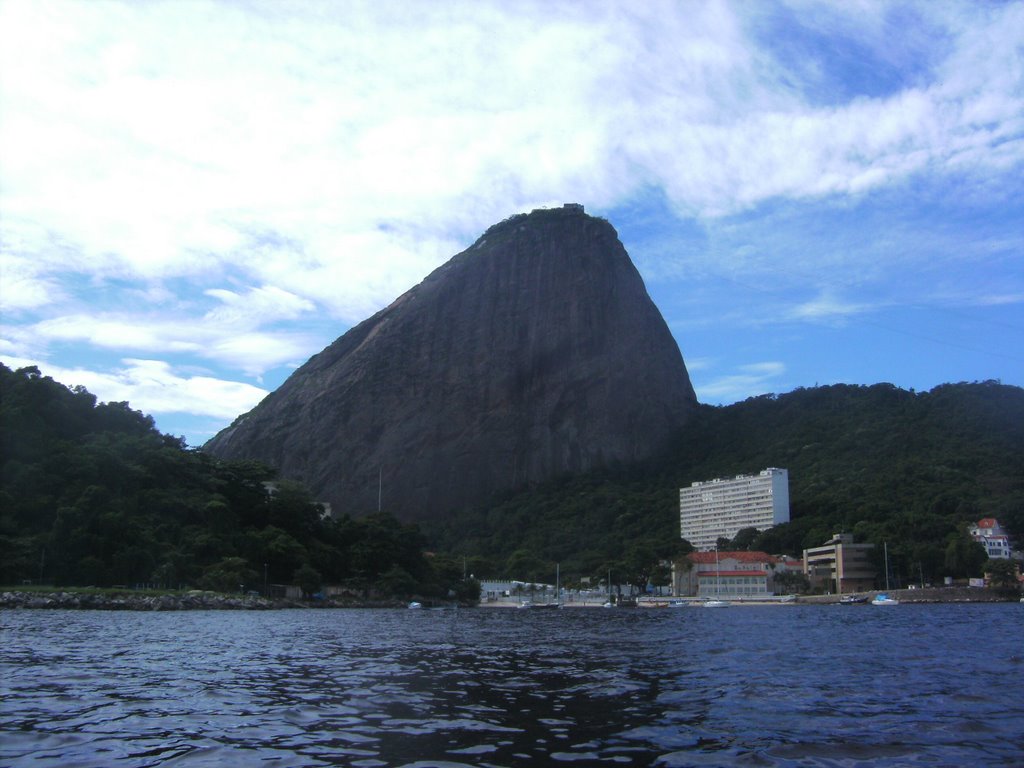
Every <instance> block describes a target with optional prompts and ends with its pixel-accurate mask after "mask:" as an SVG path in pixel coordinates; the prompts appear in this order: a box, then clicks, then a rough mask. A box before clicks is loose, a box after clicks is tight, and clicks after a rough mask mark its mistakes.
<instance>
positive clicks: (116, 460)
mask: <svg viewBox="0 0 1024 768" xmlns="http://www.w3.org/2000/svg"><path fill="white" fill-rule="evenodd" d="M0 435H2V442H0V480H2V483H0V582H2V583H6V584H18V583H22V582H24V581H28V580H31V581H39V582H45V583H53V584H57V585H78V586H84V585H94V586H112V585H135V584H140V583H145V584H152V585H160V586H165V587H178V586H185V585H188V586H192V587H205V588H209V589H217V590H222V591H237V590H239V589H246V590H262V589H263V587H264V586H265V584H268V583H269V584H296V585H298V586H300V587H301V588H302V589H303V591H305V592H306V593H307V594H308V593H310V592H313V591H316V589H319V587H320V585H321V584H324V583H330V584H341V585H346V584H347V585H350V586H351V587H353V588H354V589H359V590H363V591H370V590H377V591H380V590H381V588H382V585H383V586H387V585H388V583H389V582H388V581H387V580H382V579H381V576H382V575H383V574H387V573H390V572H392V571H393V570H394V569H401V570H402V571H403V572H404V573H406V574H407V575H408V576H409V578H408V579H407V580H405V581H402V582H401V583H400V584H397V583H396V584H397V586H396V589H395V590H393V591H392V593H393V594H401V595H402V596H407V595H412V594H419V595H424V596H444V595H447V594H448V593H449V591H452V590H455V589H457V588H462V586H461V585H460V583H459V582H461V574H459V577H460V578H458V579H456V580H455V581H454V582H447V581H444V580H443V579H442V578H441V577H439V575H438V573H437V571H436V570H435V569H434V567H433V566H432V563H431V561H430V558H428V557H427V556H426V554H425V552H424V547H423V544H424V539H423V536H422V534H421V533H420V531H419V529H418V528H417V527H416V526H410V525H403V524H401V523H399V522H398V521H396V520H395V519H394V518H392V517H391V516H389V515H387V514H374V515H370V516H368V517H365V518H359V519H350V518H347V517H346V518H341V519H337V520H336V519H332V518H330V517H329V516H326V515H324V509H323V507H322V506H321V505H319V504H317V503H316V501H315V500H314V499H313V498H312V496H311V495H310V493H309V491H307V490H306V489H305V488H304V487H303V486H301V485H299V484H297V483H294V482H289V481H287V480H281V479H278V478H277V477H276V476H275V472H274V471H273V470H272V469H270V468H269V467H267V466H264V465H262V464H259V463H257V462H246V461H242V462H225V461H220V460H217V459H214V458H213V457H211V456H209V455H208V454H206V453H203V452H202V451H201V450H190V449H187V448H186V447H185V443H184V441H183V440H182V439H180V438H177V437H172V436H170V435H164V434H161V433H160V432H158V431H157V430H156V428H155V426H154V422H153V420H152V418H150V417H149V416H146V415H144V414H142V413H140V412H138V411H134V410H132V409H131V408H129V406H128V404H127V403H98V402H97V400H96V398H95V397H94V396H93V395H92V394H90V393H89V392H88V391H86V390H85V389H83V388H81V387H75V388H73V389H69V388H68V387H66V386H64V385H62V384H59V383H58V382H55V381H54V380H52V379H51V378H49V377H45V376H42V375H41V374H40V372H39V371H38V369H36V368H23V369H20V370H17V371H12V370H10V369H9V368H7V367H6V366H4V365H2V364H0ZM397 587H400V589H398V588H397Z"/></svg>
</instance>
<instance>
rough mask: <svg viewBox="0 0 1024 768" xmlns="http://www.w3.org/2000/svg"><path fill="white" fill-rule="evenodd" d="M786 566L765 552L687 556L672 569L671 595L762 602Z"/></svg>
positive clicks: (706, 553)
mask: <svg viewBox="0 0 1024 768" xmlns="http://www.w3.org/2000/svg"><path fill="white" fill-rule="evenodd" d="M785 569H787V564H786V563H785V562H784V561H783V560H782V559H780V558H777V557H773V556H772V555H769V554H767V553H765V552H724V551H723V552H718V553H717V557H716V553H714V552H691V553H690V554H688V555H686V557H684V558H681V559H680V560H679V561H678V562H676V563H675V564H674V566H673V569H672V594H674V595H676V596H677V597H700V598H715V597H719V598H722V599H723V600H737V599H743V598H746V599H750V600H753V599H757V598H761V599H763V598H766V597H769V596H770V595H773V594H774V593H775V584H774V577H775V574H776V573H778V572H780V571H781V570H785Z"/></svg>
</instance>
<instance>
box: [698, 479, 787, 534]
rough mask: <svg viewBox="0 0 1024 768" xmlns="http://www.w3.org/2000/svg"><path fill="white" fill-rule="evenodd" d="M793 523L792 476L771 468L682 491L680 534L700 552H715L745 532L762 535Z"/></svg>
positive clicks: (704, 483)
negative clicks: (722, 542) (721, 542)
mask: <svg viewBox="0 0 1024 768" xmlns="http://www.w3.org/2000/svg"><path fill="white" fill-rule="evenodd" d="M786 522H789V472H788V471H786V470H785V469H777V468H775V467H769V468H768V469H764V470H761V472H759V473H758V474H756V475H737V476H736V477H732V478H726V479H722V478H715V479H714V480H705V481H701V482H696V483H691V484H690V487H689V488H680V489H679V534H680V536H682V538H684V539H686V540H687V541H688V542H690V544H692V545H693V548H694V549H696V550H698V551H704V552H706V551H708V550H713V549H714V548H715V543H716V542H717V540H718V539H719V538H720V537H724V538H727V539H732V538H734V537H735V536H736V534H737V533H739V532H740V531H741V530H743V529H744V528H757V529H758V530H759V531H763V530H766V529H768V528H771V527H772V526H774V525H778V524H779V523H786Z"/></svg>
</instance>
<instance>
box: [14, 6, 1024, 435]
mask: <svg viewBox="0 0 1024 768" xmlns="http://www.w3.org/2000/svg"><path fill="white" fill-rule="evenodd" d="M1022 177H1024V3H980V2H969V3H956V2H923V3H902V2H900V3H885V2H845V3H814V2H756V3H754V2H736V3H729V2H700V3H698V2H664V3H657V2H644V3H630V2H607V3H601V2H589V1H588V2H521V3H504V2H466V3H459V2H450V3H444V4H440V3H414V2H369V3H359V2H355V1H353V2H345V3H328V2H309V3H301V2H300V3H277V2H266V3H257V2H252V3H248V2H222V3H205V2H188V3H186V2H153V3H127V2H126V3H120V2H100V1H97V2H85V0H64V1H63V2H46V1H45V0H38V1H37V0H0V323H2V325H0V360H2V361H3V362H4V363H5V364H6V365H8V366H11V367H20V366H23V365H38V366H39V367H40V368H41V369H42V370H43V372H44V373H46V374H48V375H51V376H53V377H54V378H56V379H58V380H59V381H62V382H64V383H66V384H68V385H75V384H82V385H84V386H86V387H87V388H88V389H90V390H91V391H92V392H94V393H95V394H96V395H97V396H98V397H99V398H100V399H101V400H128V401H129V402H130V403H131V405H132V407H134V408H137V409H139V410H142V411H145V412H146V413H150V414H152V415H153V416H154V418H155V419H156V421H157V425H158V427H159V428H160V429H162V430H163V431H166V432H171V433H173V434H176V435H183V436H185V437H186V438H187V440H188V441H189V443H190V444H193V445H198V444H201V443H202V442H204V441H205V440H206V439H208V438H209V437H210V436H211V435H212V434H214V433H215V432H216V431H217V430H218V429H220V428H222V427H223V426H226V425H227V424H228V423H230V422H231V421H232V420H233V419H234V417H235V416H237V415H238V414H239V413H242V412H244V411H246V410H248V409H250V408H251V407H252V406H254V405H255V404H256V403H257V402H258V401H259V400H260V399H261V398H262V397H263V396H264V395H265V394H266V393H267V392H268V391H271V390H272V389H274V388H275V387H277V386H279V385H280V384H281V382H283V381H284V379H285V378H286V377H287V376H288V374H289V373H290V372H291V371H292V370H294V368H295V367H297V366H298V365H300V364H301V363H302V362H304V361H305V360H306V359H308V358H309V357H310V356H311V355H312V354H314V353H316V352H318V351H319V350H320V349H322V348H323V347H324V346H326V345H327V344H329V343H330V342H331V341H333V340H334V339H335V338H337V337H338V336H340V335H341V334H343V333H344V332H345V331H346V330H347V329H348V328H350V327H351V326H352V325H353V324H355V323H357V322H359V321H360V320H362V319H364V318H366V317H368V316H369V315H370V314H372V313H373V312H374V311H376V310H378V309H380V308H382V307H384V306H386V305H387V304H389V303H390V302H391V301H392V300H394V299H395V298H396V297H397V296H399V295H400V294H401V293H402V292H404V291H405V290H407V289H408V288H410V287H412V286H413V285H415V284H416V283H418V282H419V281H420V280H422V279H423V278H424V277H425V276H426V275H427V274H428V273H429V272H430V271H431V270H433V269H434V268H436V267H437V266H439V265H440V264H442V263H443V262H444V261H446V260H447V259H448V258H450V257H451V256H452V255H454V254H455V253H457V252H459V251H461V250H463V249H464V248H466V247H468V246H469V245H470V244H471V243H472V242H473V241H474V240H475V239H476V238H477V237H478V236H479V234H480V233H481V232H483V230H484V229H486V228H487V227H488V226H489V225H491V224H493V223H494V222H496V221H499V220H501V219H503V218H505V217H507V216H509V215H512V214H514V213H517V212H520V211H529V210H532V209H533V208H537V207H542V206H545V205H560V204H561V203H562V202H567V201H574V202H581V203H584V204H585V205H586V207H587V210H588V212H590V213H593V214H596V215H600V216H604V217H606V218H608V219H609V220H610V221H611V222H612V224H613V225H614V226H615V227H616V229H617V230H618V231H619V235H620V238H621V239H622V241H623V243H624V245H625V246H626V249H627V250H628V251H629V253H630V255H631V256H632V258H633V260H634V262H635V263H636V264H637V266H638V268H639V269H640V272H641V274H642V275H643V277H644V280H645V282H646V284H647V287H648V291H649V292H650V294H651V297H652V298H653V299H654V301H655V303H656V304H657V305H658V307H659V309H660V310H661V312H662V314H663V315H664V316H665V319H666V321H667V322H668V324H669V326H670V328H671V329H672V331H673V333H674V335H675V338H676V340H677V341H678V343H679V347H680V350H681V351H682V353H683V357H684V359H685V361H686V363H687V367H688V369H689V371H690V375H691V378H692V380H693V383H694V387H695V389H696V391H697V395H698V398H699V399H700V400H701V401H702V402H705V403H714V404H725V403H731V402H734V401H737V400H741V399H744V398H746V397H750V396H754V395H759V394H764V393H767V392H786V391H789V390H792V389H794V388H796V387H800V386H814V385H816V384H830V383H837V382H845V383H854V384H873V383H878V382H891V383H893V384H896V385H897V386H900V387H905V388H915V389H919V390H920V389H929V388H931V387H934V386H936V385H938V384H941V383H945V382H956V381H973V380H984V379H999V380H1002V381H1003V382H1004V383H1008V384H1015V385H1022V384H1024V343H1022V342H1024V203H1022V200H1024V182H1022V181H1021V179H1022Z"/></svg>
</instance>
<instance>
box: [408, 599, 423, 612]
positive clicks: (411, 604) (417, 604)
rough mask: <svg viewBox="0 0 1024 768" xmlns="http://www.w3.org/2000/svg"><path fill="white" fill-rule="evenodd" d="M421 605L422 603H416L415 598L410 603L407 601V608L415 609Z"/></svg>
mask: <svg viewBox="0 0 1024 768" xmlns="http://www.w3.org/2000/svg"><path fill="white" fill-rule="evenodd" d="M422 607H423V603H418V602H416V601H415V600H413V601H412V602H411V603H409V608H410V609H412V610H415V609H416V608H422Z"/></svg>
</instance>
